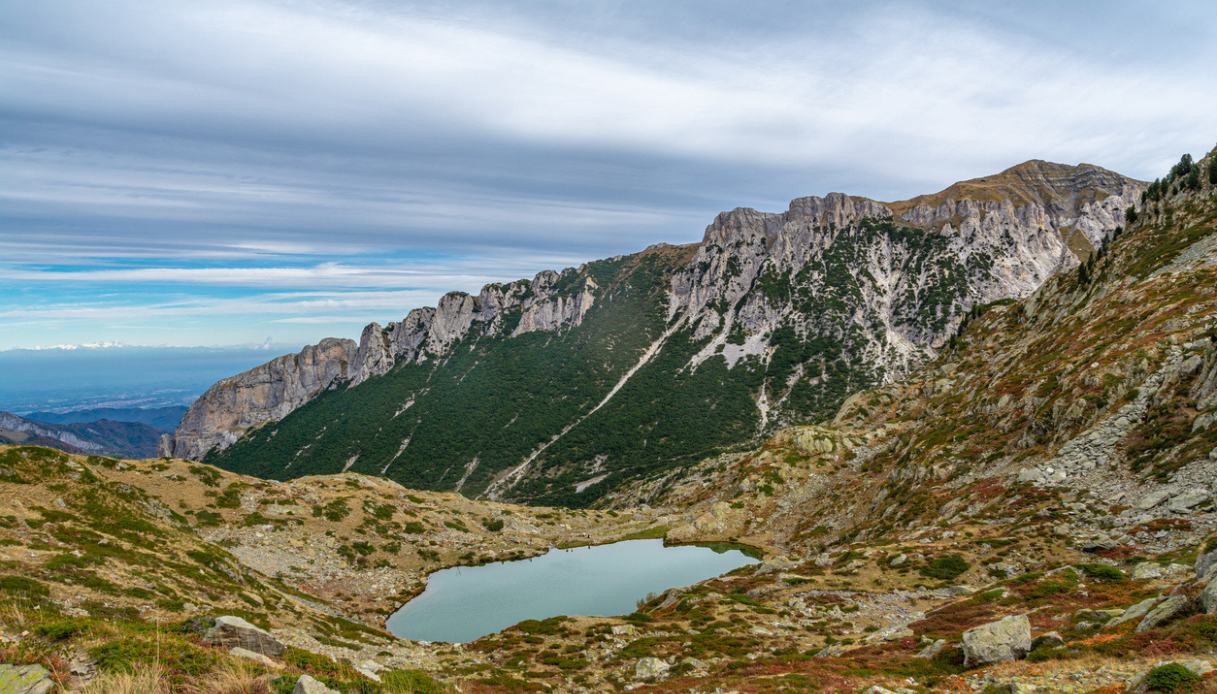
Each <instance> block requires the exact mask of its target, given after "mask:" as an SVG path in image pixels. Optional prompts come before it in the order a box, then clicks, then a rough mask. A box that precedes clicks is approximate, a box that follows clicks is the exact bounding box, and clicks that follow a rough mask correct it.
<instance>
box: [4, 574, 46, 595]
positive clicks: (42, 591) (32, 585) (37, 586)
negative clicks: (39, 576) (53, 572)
mask: <svg viewBox="0 0 1217 694" xmlns="http://www.w3.org/2000/svg"><path fill="white" fill-rule="evenodd" d="M0 591H2V592H5V593H13V594H15V595H28V596H32V597H34V596H36V597H46V596H47V595H50V593H51V591H50V589H49V588H47V587H46V586H45V585H43V584H41V583H39V582H38V581H35V580H34V579H32V578H26V577H25V576H0Z"/></svg>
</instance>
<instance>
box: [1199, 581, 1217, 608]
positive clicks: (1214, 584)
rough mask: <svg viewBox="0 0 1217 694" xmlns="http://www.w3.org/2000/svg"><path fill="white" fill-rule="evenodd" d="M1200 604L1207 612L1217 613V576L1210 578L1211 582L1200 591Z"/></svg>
mask: <svg viewBox="0 0 1217 694" xmlns="http://www.w3.org/2000/svg"><path fill="white" fill-rule="evenodd" d="M1200 606H1201V607H1202V608H1203V609H1204V613H1205V614H1217V576H1214V577H1213V578H1212V579H1210V580H1209V584H1208V585H1207V586H1205V587H1204V590H1202V591H1200Z"/></svg>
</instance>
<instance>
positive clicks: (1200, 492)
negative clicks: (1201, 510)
mask: <svg viewBox="0 0 1217 694" xmlns="http://www.w3.org/2000/svg"><path fill="white" fill-rule="evenodd" d="M1211 496H1212V495H1211V494H1209V490H1207V489H1203V488H1200V489H1189V490H1187V491H1186V492H1183V493H1182V494H1180V495H1179V496H1176V497H1175V498H1173V499H1171V502H1170V505H1169V506H1167V508H1169V509H1170V510H1171V511H1174V512H1175V513H1187V512H1188V511H1190V510H1192V509H1193V508H1195V507H1197V506H1199V505H1200V504H1203V503H1204V502H1206V501H1208V500H1209V498H1210V497H1211Z"/></svg>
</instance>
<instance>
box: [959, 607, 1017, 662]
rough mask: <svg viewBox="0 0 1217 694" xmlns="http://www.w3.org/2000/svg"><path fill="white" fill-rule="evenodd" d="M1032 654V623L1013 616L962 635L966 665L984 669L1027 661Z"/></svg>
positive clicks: (983, 625)
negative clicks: (1007, 662) (1005, 663)
mask: <svg viewBox="0 0 1217 694" xmlns="http://www.w3.org/2000/svg"><path fill="white" fill-rule="evenodd" d="M1030 650H1031V622H1029V621H1028V620H1027V615H1012V616H1010V617H1005V618H1003V619H999V620H997V621H996V622H990V623H988V624H982V625H981V626H978V627H976V628H975V629H969V630H967V631H965V632H964V633H963V656H964V664H965V665H984V664H987V663H996V662H998V661H1002V660H1017V659H1019V658H1023V657H1026V655H1027V652H1028V651H1030Z"/></svg>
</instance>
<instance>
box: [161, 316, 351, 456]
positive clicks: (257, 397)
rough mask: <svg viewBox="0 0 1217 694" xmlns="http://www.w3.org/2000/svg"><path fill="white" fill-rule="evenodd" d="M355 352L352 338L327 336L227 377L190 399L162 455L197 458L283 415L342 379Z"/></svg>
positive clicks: (348, 376) (164, 444)
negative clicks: (196, 397) (187, 408)
mask: <svg viewBox="0 0 1217 694" xmlns="http://www.w3.org/2000/svg"><path fill="white" fill-rule="evenodd" d="M357 353H358V350H357V348H356V345H355V343H354V342H353V341H351V340H339V339H335V338H326V339H324V340H322V341H321V342H319V343H317V344H316V345H310V346H308V347H305V348H304V349H303V350H301V351H300V353H299V354H288V355H285V356H282V357H279V358H277V359H273V360H271V361H269V362H267V363H265V364H263V365H261V366H257V367H254V368H252V369H250V370H249V371H246V372H244V373H241V374H237V375H236V376H231V377H229V378H226V379H224V380H222V381H220V382H218V383H216V384H215V385H213V386H212V387H211V388H209V389H208V390H207V392H206V393H203V395H202V396H201V397H200V398H199V399H198V400H195V401H194V404H192V405H191V406H190V409H189V410H187V411H186V414H185V415H184V416H183V417H182V423H181V424H179V425H178V428H177V431H175V432H174V434H173V436H172V437H165V439H163V440H162V444H161V454H162V455H168V456H174V457H178V458H192V459H201V458H202V457H203V456H204V455H206V454H207V452H208V451H210V450H212V449H214V448H224V447H226V446H228V445H230V444H232V442H234V441H236V440H237V439H239V438H240V437H241V435H242V434H244V433H245V432H246V431H249V430H250V429H253V428H255V427H259V426H262V425H263V424H266V423H267V422H274V421H278V420H280V419H282V418H283V417H286V416H287V415H288V413H290V412H291V411H292V410H294V409H296V408H297V407H299V406H301V405H303V404H304V403H306V402H308V401H309V400H312V399H313V398H314V397H316V396H317V395H319V394H320V393H321V392H323V391H324V390H326V389H327V388H330V387H333V386H336V385H338V384H340V383H343V382H345V381H346V380H347V379H349V378H350V375H351V364H352V362H353V361H354V359H355V357H356V354H357Z"/></svg>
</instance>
